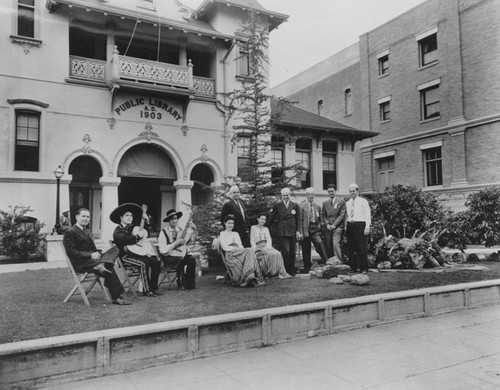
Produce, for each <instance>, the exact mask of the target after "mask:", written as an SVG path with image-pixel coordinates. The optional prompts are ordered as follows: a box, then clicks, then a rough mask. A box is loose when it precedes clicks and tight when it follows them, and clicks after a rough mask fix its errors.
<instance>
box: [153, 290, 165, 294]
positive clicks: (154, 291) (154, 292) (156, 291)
mask: <svg viewBox="0 0 500 390" xmlns="http://www.w3.org/2000/svg"><path fill="white" fill-rule="evenodd" d="M153 294H155V295H163V293H161V292H160V291H159V290H153Z"/></svg>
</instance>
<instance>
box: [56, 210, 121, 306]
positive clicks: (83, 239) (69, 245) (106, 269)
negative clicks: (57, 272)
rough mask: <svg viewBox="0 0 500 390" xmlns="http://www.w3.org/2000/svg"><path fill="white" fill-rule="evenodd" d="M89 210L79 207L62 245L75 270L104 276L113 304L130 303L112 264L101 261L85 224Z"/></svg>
mask: <svg viewBox="0 0 500 390" xmlns="http://www.w3.org/2000/svg"><path fill="white" fill-rule="evenodd" d="M89 222H90V212H89V210H87V209H85V208H81V209H79V210H78V211H77V213H76V224H75V225H73V226H72V227H70V228H69V229H68V230H66V232H65V233H64V237H63V245H64V249H65V250H66V254H67V255H68V257H69V259H70V261H71V264H72V265H73V268H74V269H75V271H76V272H78V273H82V272H93V273H95V274H96V275H99V276H102V277H103V278H104V285H105V286H106V288H107V289H108V290H109V293H110V294H111V299H113V303H114V304H115V305H130V302H127V301H125V300H124V299H123V297H122V296H121V294H123V292H124V290H123V287H122V284H121V282H120V279H118V276H117V275H116V272H115V269H114V264H113V263H111V262H102V261H101V252H99V251H98V250H97V248H96V246H95V243H94V239H93V238H92V237H91V235H90V232H89V230H88V229H87V226H88V224H89Z"/></svg>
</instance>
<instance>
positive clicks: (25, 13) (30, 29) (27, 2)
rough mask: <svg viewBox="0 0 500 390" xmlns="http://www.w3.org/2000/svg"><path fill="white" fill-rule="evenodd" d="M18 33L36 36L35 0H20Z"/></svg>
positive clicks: (18, 4)
mask: <svg viewBox="0 0 500 390" xmlns="http://www.w3.org/2000/svg"><path fill="white" fill-rule="evenodd" d="M17 35H19V36H21V37H27V38H35V0H18V2H17Z"/></svg>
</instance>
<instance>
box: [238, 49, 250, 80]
mask: <svg viewBox="0 0 500 390" xmlns="http://www.w3.org/2000/svg"><path fill="white" fill-rule="evenodd" d="M237 61H238V75H239V76H251V75H252V70H251V66H250V52H249V51H248V49H247V47H246V46H240V47H239V53H238V58H237Z"/></svg>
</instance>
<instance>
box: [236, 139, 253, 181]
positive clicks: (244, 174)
mask: <svg viewBox="0 0 500 390" xmlns="http://www.w3.org/2000/svg"><path fill="white" fill-rule="evenodd" d="M251 142H252V140H251V138H250V137H239V140H238V176H239V177H240V178H241V180H243V181H248V180H249V179H250V175H251V171H250V147H251Z"/></svg>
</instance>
